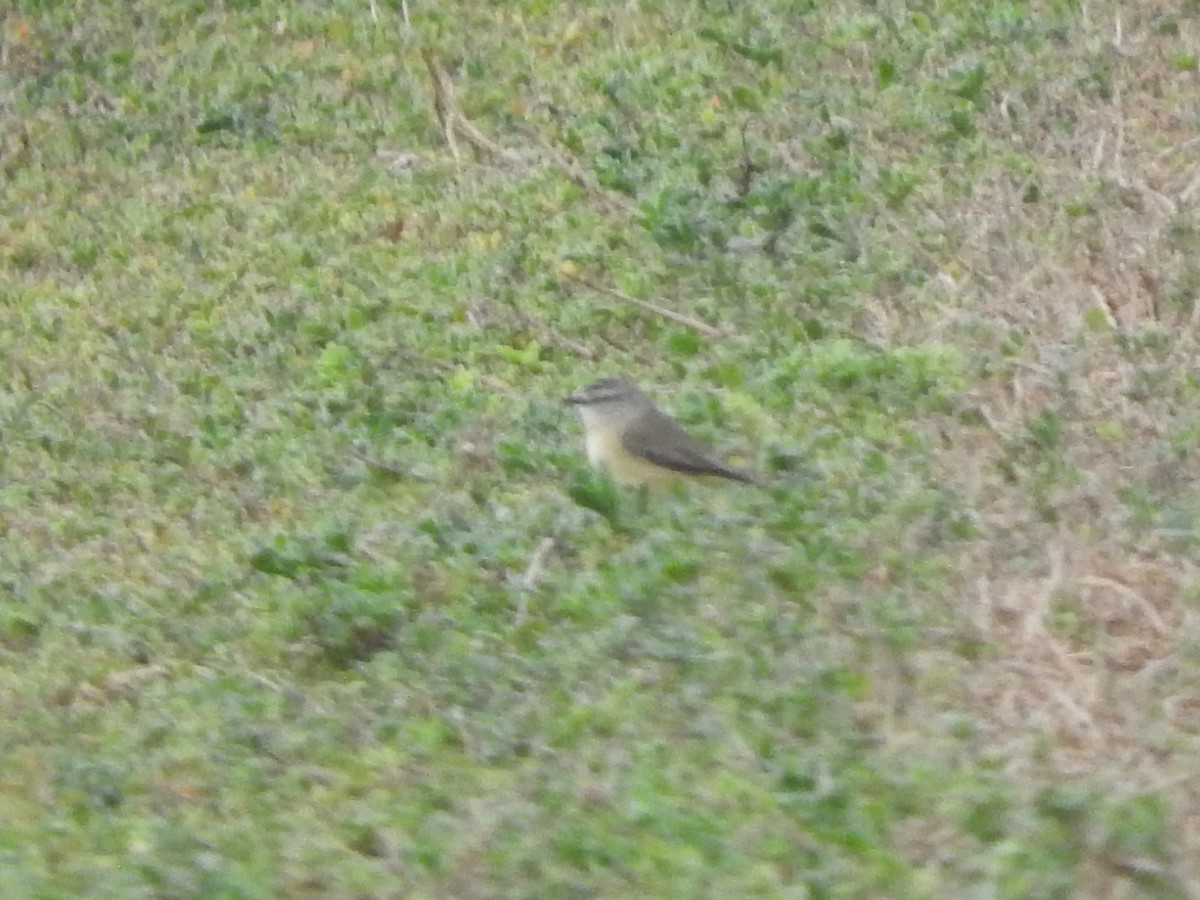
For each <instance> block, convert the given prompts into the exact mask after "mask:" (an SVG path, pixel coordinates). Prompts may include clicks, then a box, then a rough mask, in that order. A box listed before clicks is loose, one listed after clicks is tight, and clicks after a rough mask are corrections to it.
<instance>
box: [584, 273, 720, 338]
mask: <svg viewBox="0 0 1200 900" xmlns="http://www.w3.org/2000/svg"><path fill="white" fill-rule="evenodd" d="M564 277H565V278H568V279H570V280H571V281H574V282H576V283H577V284H582V285H583V286H584V287H589V288H591V289H592V290H593V291H600V293H602V294H608V295H609V296H610V297H615V298H616V299H617V300H620V301H621V302H622V303H628V304H629V305H630V306H636V307H637V308H638V309H640V310H644V311H645V312H648V313H652V314H653V315H656V316H659V317H661V318H663V319H667V320H668V321H671V322H674V323H675V324H676V325H682V326H684V327H685V328H691V329H692V330H694V331H698V332H700V333H701V334H704V335H707V336H708V337H712V338H723V337H728V336H729V334H728V332H725V331H722V330H721V329H719V328H714V327H713V326H712V325H709V324H708V323H707V322H702V321H700V320H699V319H696V318H693V317H692V316H686V315H684V314H683V313H677V312H675V311H674V310H673V309H667V308H666V307H665V306H659V305H657V304H655V303H649V302H647V301H645V300H639V299H637V298H636V297H630V296H629V295H628V294H623V293H621V292H620V291H618V290H617V289H616V288H610V287H606V286H605V285H602V284H597V283H596V282H594V281H589V280H588V279H586V278H581V277H580V276H578V275H567V274H564Z"/></svg>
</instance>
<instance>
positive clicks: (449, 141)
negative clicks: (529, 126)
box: [421, 47, 521, 165]
mask: <svg viewBox="0 0 1200 900" xmlns="http://www.w3.org/2000/svg"><path fill="white" fill-rule="evenodd" d="M421 58H422V59H423V60H425V68H427V69H428V70H429V77H430V79H431V80H432V81H433V108H434V111H435V112H436V113H437V117H438V123H439V124H440V125H441V126H442V134H443V135H444V136H445V138H446V145H447V146H448V147H449V148H450V155H451V156H453V157H454V162H455V163H457V162H458V161H459V157H458V142H457V140H456V136H457V137H461V138H462V139H463V140H465V141H466V142H467V143H468V144H470V145H471V146H472V147H474V148H475V149H476V150H478V151H480V152H481V153H483V154H485V155H487V156H491V157H493V158H494V159H497V160H499V161H500V162H503V163H506V164H509V165H516V164H518V163H520V162H521V158H520V157H519V156H517V154H516V153H514V152H513V151H511V150H508V149H506V148H504V147H501V146H500V145H499V144H497V143H496V142H495V141H493V140H491V139H490V138H488V137H487V136H486V135H485V134H484V133H483V132H482V131H480V130H479V129H478V128H476V127H475V126H474V125H473V124H471V121H470V120H469V119H468V118H467V117H466V116H465V115H463V111H462V110H461V109H460V108H459V106H458V101H457V100H455V99H454V85H453V84H452V83H451V81H450V76H449V75H447V74H446V71H445V70H444V69H443V68H442V67H441V64H440V63H438V61H437V59H436V58H435V57H434V55H433V51H432V50H430V49H429V48H428V47H422V48H421Z"/></svg>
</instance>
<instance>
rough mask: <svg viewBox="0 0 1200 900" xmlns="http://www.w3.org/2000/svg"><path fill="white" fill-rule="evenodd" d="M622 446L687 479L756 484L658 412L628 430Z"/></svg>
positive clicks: (673, 421)
mask: <svg viewBox="0 0 1200 900" xmlns="http://www.w3.org/2000/svg"><path fill="white" fill-rule="evenodd" d="M621 443H622V445H623V446H624V447H625V449H626V450H628V451H629V452H630V453H632V454H633V455H634V456H640V457H641V458H642V459H646V460H649V461H650V462H652V463H654V464H655V465H659V466H662V467H663V468H665V469H670V470H672V471H673V472H682V473H685V474H687V475H719V476H721V477H722V478H732V479H733V480H735V481H744V482H747V483H752V482H753V481H754V479H753V478H751V477H750V476H749V475H747V474H746V473H745V472H740V471H738V470H737V469H735V468H733V467H732V466H727V465H725V463H723V462H721V461H720V460H719V459H717V458H716V457H714V456H713V455H712V453H711V452H710V451H709V449H708V448H707V447H706V446H704V444H702V443H700V441H698V440H696V439H695V438H694V437H692V436H691V435H690V434H688V433H687V432H686V431H684V430H683V429H682V428H680V427H679V424H678V423H677V422H676V421H675V420H674V419H672V418H670V417H669V416H666V415H664V414H663V413H660V412H657V411H655V413H654V414H653V415H648V416H646V417H644V418H643V419H642V420H641V421H637V422H634V423H633V424H632V425H630V427H629V428H628V429H626V431H625V434H624V436H623V437H622V439H621Z"/></svg>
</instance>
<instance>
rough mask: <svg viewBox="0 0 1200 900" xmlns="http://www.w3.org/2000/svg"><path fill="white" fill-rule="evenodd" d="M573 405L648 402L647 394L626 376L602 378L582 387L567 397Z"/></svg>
mask: <svg viewBox="0 0 1200 900" xmlns="http://www.w3.org/2000/svg"><path fill="white" fill-rule="evenodd" d="M566 401H567V403H570V404H571V405H573V406H604V405H608V404H615V403H638V404H641V403H647V402H649V400H648V398H647V397H646V395H645V394H643V393H642V392H641V390H640V389H639V388H638V387H637V385H635V384H634V383H633V382H631V381H626V380H625V379H624V378H601V379H600V380H599V381H593V382H592V383H591V384H589V385H588V386H587V387H584V388H580V389H579V390H578V391H576V392H575V393H574V394H571V396H569V397H567V398H566Z"/></svg>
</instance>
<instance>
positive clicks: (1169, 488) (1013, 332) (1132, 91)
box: [910, 3, 1200, 897]
mask: <svg viewBox="0 0 1200 900" xmlns="http://www.w3.org/2000/svg"><path fill="white" fill-rule="evenodd" d="M1086 6H1087V11H1088V13H1089V18H1088V20H1087V25H1086V27H1085V28H1084V29H1083V30H1082V31H1081V33H1079V34H1075V35H1072V44H1073V45H1076V46H1091V47H1093V48H1094V52H1095V54H1096V55H1097V56H1098V57H1102V58H1103V59H1104V60H1106V63H1105V67H1106V71H1108V72H1109V74H1110V75H1111V78H1112V82H1113V85H1114V88H1113V90H1112V94H1111V96H1110V97H1109V99H1108V100H1107V101H1106V102H1099V103H1098V102H1097V97H1096V95H1095V93H1094V92H1091V91H1089V92H1086V93H1085V92H1082V91H1080V90H1078V89H1077V88H1076V85H1073V84H1072V83H1070V82H1068V81H1065V80H1064V81H1059V82H1055V83H1050V84H1047V85H1045V90H1044V92H1043V93H1042V95H1041V97H1040V99H1039V101H1038V102H1037V103H1035V104H1033V105H1029V104H1027V103H1026V104H1024V105H1022V101H1020V100H1019V99H1017V98H1005V100H1004V101H1003V102H1002V104H1001V106H1002V108H1005V107H1007V108H1008V109H1009V110H1010V111H1011V112H1012V113H1013V115H1012V117H1011V118H1010V119H1009V121H1007V122H1004V121H1000V122H995V123H993V124H994V127H998V128H999V127H1002V128H1011V131H1009V133H1008V134H1006V135H1003V138H1004V139H1005V140H1006V141H1007V142H1008V143H1009V144H1011V145H1012V146H1014V147H1017V148H1023V149H1030V150H1033V151H1034V152H1036V155H1037V159H1038V169H1037V171H1036V175H1035V176H1030V177H1028V178H1021V177H1018V176H1016V175H1014V174H1013V173H1012V172H1010V171H1005V170H1003V169H995V170H993V171H992V173H991V174H990V175H989V176H987V177H985V178H983V179H981V180H980V182H979V183H978V184H977V185H976V187H975V191H974V192H973V195H972V196H971V198H970V200H969V202H965V203H963V204H961V205H952V206H945V207H941V208H939V209H936V210H931V211H930V212H931V214H936V215H938V216H941V217H943V218H944V219H945V220H946V221H947V222H948V223H950V225H951V229H950V230H952V231H957V232H958V233H959V234H961V235H962V239H961V241H960V242H959V243H958V244H957V245H956V246H955V247H954V252H953V257H952V258H951V259H947V260H945V261H944V263H943V268H942V273H941V277H940V278H938V279H936V281H935V284H936V291H935V293H936V294H939V295H940V296H939V297H938V300H937V303H936V308H935V309H933V310H932V311H929V312H928V313H927V315H925V316H923V317H922V318H923V320H924V322H925V323H926V324H930V323H936V324H934V325H933V326H932V327H935V328H936V329H937V330H938V331H939V332H941V333H942V334H952V333H958V334H959V335H960V338H959V339H960V340H961V339H962V338H961V335H962V334H963V333H973V334H974V335H976V337H974V338H968V339H967V340H969V341H970V340H973V341H974V343H975V345H976V350H977V352H978V354H979V357H978V358H979V359H981V360H986V361H987V362H988V364H989V365H990V366H991V367H992V368H993V373H994V374H993V375H992V377H990V378H988V379H986V380H985V381H984V382H982V386H981V387H979V388H978V390H977V391H976V393H975V396H974V398H973V399H974V403H975V404H977V405H976V407H975V409H974V410H973V412H974V413H977V414H978V415H979V417H980V418H981V419H982V420H983V422H984V425H983V426H982V427H968V428H963V427H962V426H961V425H960V424H959V423H957V422H955V423H951V424H949V425H947V426H946V428H947V432H946V436H948V441H947V442H946V444H945V449H944V452H943V453H942V455H941V461H942V477H943V478H944V479H945V480H946V481H947V482H948V483H950V484H953V485H954V486H955V487H956V488H957V489H958V490H959V491H961V493H962V496H963V497H964V499H965V501H966V504H967V506H968V507H969V508H971V509H972V510H975V511H976V514H977V520H976V523H975V524H976V527H977V528H978V535H977V538H976V539H975V540H974V541H973V543H972V545H971V546H970V547H969V552H967V553H965V554H964V556H963V558H962V560H961V565H960V571H959V579H958V590H959V595H958V597H957V598H952V599H953V601H954V602H956V603H957V604H958V607H959V609H960V610H961V613H962V616H963V618H964V619H965V620H966V621H968V622H969V623H970V626H971V629H973V631H974V633H975V634H974V638H975V639H977V640H978V641H979V642H980V644H981V645H982V650H981V652H980V653H979V655H978V657H977V659H975V660H974V661H973V662H972V663H971V664H970V665H969V666H966V667H964V668H963V669H962V671H961V673H960V678H961V680H960V682H959V686H958V694H959V698H958V702H959V703H961V705H962V706H964V707H965V708H968V709H971V710H973V711H974V714H975V715H976V716H977V717H978V721H979V722H980V723H984V727H985V731H986V741H987V744H988V745H989V751H988V752H989V754H990V755H993V756H994V757H995V758H996V759H997V760H999V761H1000V762H1001V765H1002V768H1003V770H1004V771H1005V772H1006V773H1008V774H1009V775H1011V776H1013V777H1014V778H1015V779H1017V780H1018V781H1019V782H1024V783H1027V784H1029V785H1030V787H1031V790H1036V789H1037V788H1038V786H1046V785H1054V784H1062V783H1072V782H1086V783H1091V784H1106V785H1110V786H1119V789H1118V790H1119V791H1124V792H1126V794H1127V796H1129V797H1134V796H1137V795H1139V794H1142V793H1159V794H1163V795H1167V796H1171V797H1174V798H1176V800H1177V806H1176V811H1177V815H1176V817H1175V820H1174V823H1173V828H1172V834H1173V843H1174V849H1175V852H1176V854H1177V860H1178V869H1177V871H1176V872H1175V875H1176V876H1177V883H1178V884H1190V885H1197V884H1200V770H1197V768H1196V764H1195V761H1196V759H1197V752H1198V750H1200V747H1198V746H1197V737H1198V736H1200V684H1198V683H1197V681H1196V679H1195V663H1196V648H1197V646H1200V619H1198V617H1197V615H1196V611H1195V597H1194V591H1195V584H1196V582H1197V567H1196V565H1195V563H1194V562H1193V559H1192V555H1193V553H1192V551H1193V549H1194V547H1192V546H1189V545H1186V544H1184V545H1181V543H1180V541H1179V540H1177V539H1174V538H1173V536H1172V535H1171V534H1169V533H1168V532H1167V531H1166V530H1165V529H1164V527H1163V526H1162V524H1161V522H1156V521H1154V520H1153V517H1152V516H1151V517H1150V520H1149V521H1139V517H1138V516H1137V515H1135V513H1134V511H1132V510H1131V503H1130V497H1129V495H1130V494H1131V493H1133V494H1137V495H1143V496H1145V497H1146V498H1147V501H1148V502H1149V503H1150V504H1151V505H1154V504H1156V503H1161V504H1164V505H1165V504H1166V503H1170V502H1176V501H1178V502H1180V503H1183V504H1184V505H1185V506H1186V505H1187V504H1188V503H1190V504H1191V509H1192V510H1194V509H1195V508H1196V503H1197V501H1196V496H1197V495H1196V483H1197V482H1196V479H1197V476H1198V475H1200V466H1198V465H1197V457H1196V455H1195V453H1194V451H1192V449H1191V444H1193V443H1194V440H1192V439H1191V438H1190V437H1187V435H1194V429H1195V422H1196V419H1197V411H1196V390H1195V382H1194V379H1195V367H1196V361H1197V360H1200V340H1198V337H1200V332H1198V323H1200V303H1197V302H1196V296H1195V273H1196V254H1195V251H1196V235H1195V232H1194V230H1191V229H1194V227H1195V224H1194V223H1195V221H1196V218H1195V217H1196V213H1197V212H1198V207H1197V203H1198V201H1200V196H1198V195H1200V138H1197V136H1196V134H1195V125H1194V121H1195V113H1196V110H1197V100H1196V96H1197V95H1196V92H1195V85H1196V81H1195V77H1196V76H1195V71H1194V70H1188V71H1181V70H1180V68H1179V67H1178V66H1176V65H1172V64H1171V63H1170V62H1168V55H1169V53H1171V52H1176V53H1177V52H1180V51H1179V48H1180V45H1181V43H1182V44H1183V45H1184V46H1186V47H1187V48H1190V50H1191V51H1192V52H1195V51H1196V50H1197V48H1198V47H1200V23H1197V22H1196V21H1195V20H1194V19H1192V20H1185V21H1184V22H1183V26H1182V27H1184V28H1185V29H1187V30H1186V31H1184V32H1183V33H1182V34H1181V35H1174V34H1173V33H1172V35H1171V37H1169V38H1167V37H1165V36H1164V34H1163V33H1162V32H1161V31H1160V25H1161V18H1160V15H1159V13H1162V12H1165V11H1167V10H1168V9H1170V10H1172V11H1173V10H1174V7H1175V4H1141V5H1139V7H1138V8H1137V9H1136V10H1133V11H1131V9H1130V7H1129V6H1128V5H1126V4H1119V3H1118V4H1087V5H1086ZM1167 44H1170V49H1168V47H1167V46H1166V45H1167ZM1066 118H1069V119H1070V120H1072V121H1073V126H1072V128H1071V129H1070V133H1069V134H1064V133H1063V129H1062V127H1061V126H1062V123H1063V121H1064V120H1065V119H1066ZM1031 190H1036V192H1037V196H1038V198H1039V200H1038V202H1030V196H1031V194H1030V192H1031ZM1064 198H1079V200H1080V202H1081V203H1085V204H1087V206H1088V207H1089V208H1088V210H1087V211H1086V212H1083V211H1080V212H1077V213H1074V214H1073V213H1072V212H1070V211H1069V210H1068V209H1067V204H1064V203H1062V202H1053V201H1054V200H1055V199H1057V200H1062V199H1064ZM1046 199H1049V200H1051V201H1052V202H1042V201H1044V200H1046ZM978 335H983V339H982V340H981V339H980V338H979V337H978ZM1160 338H1161V340H1160ZM1139 342H1141V343H1140V344H1139ZM1000 343H1006V344H1007V347H1006V349H1005V350H1004V351H1003V352H1001V351H1000V349H999V346H998V345H999V344H1000ZM1143 346H1144V347H1145V348H1146V349H1140V347H1143ZM1045 417H1049V419H1046V418H1045ZM1039 420H1043V421H1050V422H1051V423H1052V425H1051V428H1052V429H1059V430H1060V432H1059V433H1058V434H1057V435H1055V436H1051V437H1049V438H1047V440H1050V441H1053V443H1054V446H1053V447H1047V448H1045V449H1046V450H1047V454H1046V456H1047V457H1050V456H1053V457H1054V462H1053V463H1052V464H1051V463H1050V462H1048V461H1047V460H1046V459H1043V458H1039V457H1038V456H1037V451H1036V450H1030V449H1029V448H1030V443H1031V433H1030V423H1034V422H1037V421H1039ZM1034 443H1036V440H1035V441H1034ZM1050 465H1053V466H1054V467H1055V472H1054V474H1053V475H1052V476H1046V475H1045V472H1044V467H1046V466H1050ZM1158 511H1160V512H1161V511H1162V510H1161V506H1160V507H1158ZM916 714H917V715H918V716H921V717H927V716H928V715H929V710H928V709H927V708H921V709H919V710H917V711H916ZM910 724H911V723H910ZM937 833H938V829H937V827H936V826H935V825H932V824H931V825H930V831H929V833H927V834H925V835H924V837H923V838H922V839H914V845H913V852H914V853H916V854H918V855H921V854H923V853H928V854H930V857H929V858H930V859H931V860H933V859H936V858H937V855H938V854H939V853H944V852H945V850H946V848H945V846H943V845H942V844H941V843H940V841H938V840H937V839H931V835H933V836H936V834H937ZM1087 858H1088V859H1089V861H1090V862H1089V879H1090V888H1089V890H1090V891H1091V892H1090V893H1088V896H1092V897H1115V896H1132V895H1133V894H1130V893H1129V891H1130V890H1131V888H1130V884H1131V882H1129V881H1128V880H1126V879H1127V876H1130V875H1131V873H1134V872H1136V871H1138V868H1139V862H1140V861H1139V860H1138V859H1136V858H1121V853H1120V852H1119V851H1117V852H1115V853H1114V851H1112V848H1111V847H1110V846H1108V845H1107V844H1106V843H1105V841H1104V839H1103V838H1102V837H1097V838H1096V845H1095V846H1093V847H1090V848H1089V852H1088V855H1087ZM1190 895H1191V896H1196V893H1195V890H1194V889H1191V893H1190Z"/></svg>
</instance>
